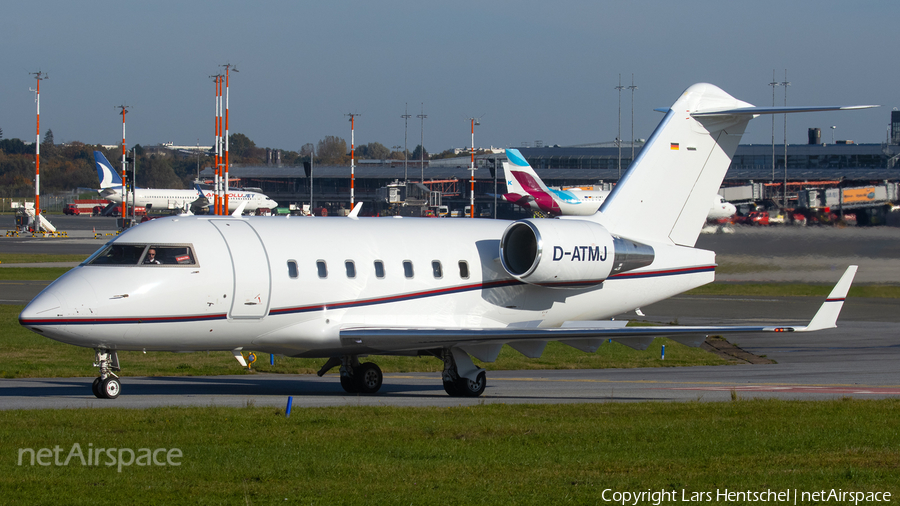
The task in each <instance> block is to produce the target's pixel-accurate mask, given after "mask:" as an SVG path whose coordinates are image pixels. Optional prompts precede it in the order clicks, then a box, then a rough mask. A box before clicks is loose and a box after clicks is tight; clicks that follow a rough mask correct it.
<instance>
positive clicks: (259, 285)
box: [211, 218, 271, 318]
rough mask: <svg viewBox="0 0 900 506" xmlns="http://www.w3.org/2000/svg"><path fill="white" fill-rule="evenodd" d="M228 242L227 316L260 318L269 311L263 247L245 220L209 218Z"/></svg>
mask: <svg viewBox="0 0 900 506" xmlns="http://www.w3.org/2000/svg"><path fill="white" fill-rule="evenodd" d="M211 223H212V224H213V225H214V226H215V227H216V228H217V229H218V230H219V232H220V233H221V234H222V236H223V237H224V238H225V242H226V243H227V244H228V252H229V254H230V255H231V260H232V269H233V271H234V296H233V297H232V299H231V313H230V316H231V318H262V317H264V316H266V313H268V311H269V299H270V291H271V279H270V273H269V258H268V256H267V255H266V250H265V247H264V246H263V244H262V242H261V241H260V239H259V236H258V235H257V234H256V231H255V230H253V227H251V226H250V224H249V223H247V222H246V221H242V220H238V219H233V218H232V219H226V220H211Z"/></svg>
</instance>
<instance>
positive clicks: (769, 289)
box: [686, 283, 900, 299]
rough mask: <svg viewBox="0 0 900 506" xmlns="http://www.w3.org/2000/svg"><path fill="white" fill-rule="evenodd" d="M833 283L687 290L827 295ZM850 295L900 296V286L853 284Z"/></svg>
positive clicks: (723, 285)
mask: <svg viewBox="0 0 900 506" xmlns="http://www.w3.org/2000/svg"><path fill="white" fill-rule="evenodd" d="M832 288H834V287H833V286H832V285H804V284H799V283H711V284H709V285H704V286H701V287H699V288H695V289H693V290H690V291H688V292H686V293H687V294H689V295H743V296H759V297H827V296H828V294H829V293H831V289H832ZM848 297H851V298H852V297H859V298H884V299H898V298H900V286H896V285H858V286H851V287H850V293H849V294H848Z"/></svg>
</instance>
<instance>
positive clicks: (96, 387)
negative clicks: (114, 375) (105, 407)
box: [91, 377, 104, 399]
mask: <svg viewBox="0 0 900 506" xmlns="http://www.w3.org/2000/svg"><path fill="white" fill-rule="evenodd" d="M100 381H101V380H100V378H99V377H98V378H95V379H94V382H93V383H91V392H94V397H96V398H98V399H103V398H104V397H103V394H102V393H100Z"/></svg>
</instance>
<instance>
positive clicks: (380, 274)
mask: <svg viewBox="0 0 900 506" xmlns="http://www.w3.org/2000/svg"><path fill="white" fill-rule="evenodd" d="M375 277H376V278H378V279H384V262H382V261H381V260H375Z"/></svg>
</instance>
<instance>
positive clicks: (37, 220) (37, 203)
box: [31, 71, 47, 232]
mask: <svg viewBox="0 0 900 506" xmlns="http://www.w3.org/2000/svg"><path fill="white" fill-rule="evenodd" d="M31 74H32V75H33V76H34V77H35V79H36V80H37V88H36V89H34V90H31V91H33V92H34V102H35V103H36V104H37V120H36V126H35V132H36V133H37V135H36V136H35V139H36V140H35V143H34V231H35V232H40V231H41V81H42V80H44V79H47V74H44V73H43V72H41V71H37V72H32V73H31Z"/></svg>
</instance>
